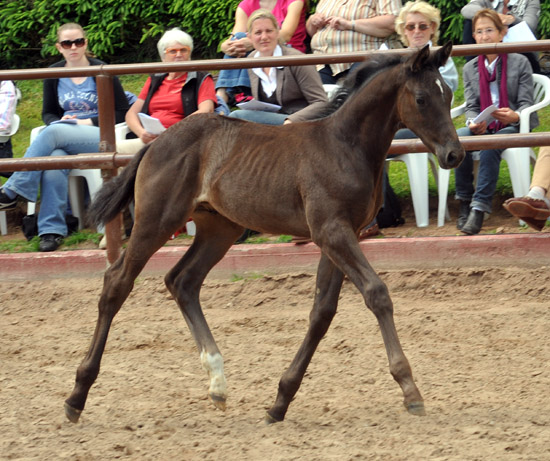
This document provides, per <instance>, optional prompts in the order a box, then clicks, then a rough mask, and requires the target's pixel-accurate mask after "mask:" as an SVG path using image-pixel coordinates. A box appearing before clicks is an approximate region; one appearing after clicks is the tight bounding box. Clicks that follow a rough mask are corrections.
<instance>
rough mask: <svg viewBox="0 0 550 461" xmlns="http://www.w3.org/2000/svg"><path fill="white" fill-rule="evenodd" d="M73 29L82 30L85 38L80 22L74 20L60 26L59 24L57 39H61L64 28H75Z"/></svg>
mask: <svg viewBox="0 0 550 461" xmlns="http://www.w3.org/2000/svg"><path fill="white" fill-rule="evenodd" d="M75 29H76V30H79V31H80V32H82V36H83V37H84V38H86V31H85V30H84V28H83V27H82V26H81V25H80V24H77V23H76V22H68V23H67V24H63V25H62V26H59V27H58V28H57V41H59V40H60V39H61V33H62V32H64V31H66V30H75Z"/></svg>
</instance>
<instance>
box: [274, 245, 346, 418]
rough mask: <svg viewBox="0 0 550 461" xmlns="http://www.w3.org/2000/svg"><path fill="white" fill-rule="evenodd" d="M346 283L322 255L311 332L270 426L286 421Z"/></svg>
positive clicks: (289, 373)
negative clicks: (285, 418) (289, 409)
mask: <svg viewBox="0 0 550 461" xmlns="http://www.w3.org/2000/svg"><path fill="white" fill-rule="evenodd" d="M343 281H344V274H342V272H341V271H340V270H338V268H337V267H336V266H334V264H333V263H332V261H330V260H329V259H328V258H327V257H326V256H325V255H324V254H323V255H321V261H320V262H319V267H318V269H317V281H316V289H315V301H314V303H313V309H312V311H311V313H310V316H309V328H308V331H307V334H306V337H305V338H304V341H303V342H302V345H301V346H300V349H299V350H298V353H297V354H296V356H295V357H294V360H293V361H292V363H291V364H290V367H289V368H288V369H287V370H286V371H285V372H284V374H283V376H282V377H281V380H280V381H279V391H278V393H277V399H276V400H275V404H274V405H273V406H272V407H271V409H270V410H269V411H268V412H267V415H266V417H265V421H266V423H268V424H271V423H276V422H279V421H282V420H283V419H284V417H285V414H286V412H287V410H288V406H289V405H290V402H291V401H292V399H293V398H294V396H295V395H296V392H298V389H299V387H300V384H301V383H302V380H303V378H304V375H305V373H306V370H307V367H308V365H309V362H310V361H311V358H312V357H313V354H314V353H315V350H316V349H317V346H318V345H319V343H320V342H321V339H323V337H324V336H325V334H326V332H327V331H328V328H329V326H330V323H331V322H332V319H333V318H334V315H335V314H336V307H337V305H338V296H339V295H340V289H341V288H342V282H343Z"/></svg>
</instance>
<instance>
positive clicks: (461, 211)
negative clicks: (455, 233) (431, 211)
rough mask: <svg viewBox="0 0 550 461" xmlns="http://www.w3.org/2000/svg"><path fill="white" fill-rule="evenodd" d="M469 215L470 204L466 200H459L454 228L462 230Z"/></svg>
mask: <svg viewBox="0 0 550 461" xmlns="http://www.w3.org/2000/svg"><path fill="white" fill-rule="evenodd" d="M469 214H470V202H467V201H466V200H460V205H459V207H458V219H457V221H456V228H457V229H458V230H462V228H463V227H464V224H466V221H467V220H468V215H469Z"/></svg>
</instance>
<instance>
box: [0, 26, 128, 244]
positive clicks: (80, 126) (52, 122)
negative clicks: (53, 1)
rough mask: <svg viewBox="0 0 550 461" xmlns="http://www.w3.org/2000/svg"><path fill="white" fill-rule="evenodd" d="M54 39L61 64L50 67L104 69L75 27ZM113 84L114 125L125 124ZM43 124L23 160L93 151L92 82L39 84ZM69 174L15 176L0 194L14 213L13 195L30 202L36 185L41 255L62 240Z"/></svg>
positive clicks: (0, 203) (123, 105) (123, 103)
mask: <svg viewBox="0 0 550 461" xmlns="http://www.w3.org/2000/svg"><path fill="white" fill-rule="evenodd" d="M57 39H58V41H57V43H56V45H55V46H56V48H57V50H58V51H59V52H60V53H61V54H62V55H63V57H64V58H65V59H64V60H62V61H59V62H57V63H56V64H53V65H52V66H51V67H87V66H96V65H100V64H104V63H103V62H102V61H100V60H98V59H94V58H91V57H89V56H88V55H87V47H88V40H87V39H86V34H85V32H84V29H83V28H82V27H81V26H80V25H79V24H75V23H69V24H64V25H62V26H61V27H59V29H58V30H57ZM113 85H114V95H115V120H116V122H117V123H119V122H123V121H124V116H125V114H126V111H127V110H128V101H127V99H126V95H125V93H124V90H123V89H122V86H121V84H120V82H119V81H118V79H117V78H114V79H113ZM42 120H44V123H45V124H46V125H48V126H47V127H46V128H45V129H44V130H42V131H41V132H40V134H39V135H38V136H37V137H36V139H35V140H34V142H33V143H32V144H31V145H30V146H29V148H28V149H27V152H25V157H47V156H50V155H74V154H80V153H89V152H98V151H99V126H98V97H97V86H96V81H95V78H94V77H86V76H83V77H69V78H48V79H46V80H44V91H43V105H42ZM57 122H62V123H57ZM69 171H70V170H44V171H16V172H15V173H13V174H12V176H11V177H10V179H8V181H7V182H6V183H5V184H4V187H3V188H2V189H0V210H6V209H11V208H15V205H16V202H17V197H18V196H20V197H22V198H23V199H25V200H28V201H30V202H35V201H36V199H37V196H38V188H39V186H40V193H41V201H40V211H39V213H38V235H39V236H40V251H55V250H56V249H57V248H58V247H59V245H60V244H61V243H62V241H63V238H64V237H65V236H66V235H67V224H66V222H65V213H66V210H67V190H68V176H69Z"/></svg>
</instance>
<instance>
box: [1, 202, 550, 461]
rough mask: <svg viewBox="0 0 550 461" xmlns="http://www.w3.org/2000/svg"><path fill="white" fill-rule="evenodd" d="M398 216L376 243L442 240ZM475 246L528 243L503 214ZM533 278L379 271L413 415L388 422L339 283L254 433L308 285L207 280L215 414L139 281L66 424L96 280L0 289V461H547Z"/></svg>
mask: <svg viewBox="0 0 550 461" xmlns="http://www.w3.org/2000/svg"><path fill="white" fill-rule="evenodd" d="M405 213H406V218H407V224H406V225H405V226H401V227H398V228H393V229H385V230H383V233H384V236H385V237H386V238H392V237H395V238H398V237H403V236H423V235H456V234H457V231H456V229H455V228H454V222H451V223H449V224H447V225H446V226H445V227H444V228H437V227H436V226H435V223H434V221H435V219H434V218H432V223H431V225H430V226H429V227H428V228H424V229H418V228H416V227H415V226H414V218H413V217H412V215H411V210H405ZM407 213H408V214H407ZM451 213H452V214H453V216H454V210H451ZM432 216H434V214H433V213H432ZM549 231H550V228H549V227H547V228H546V229H545V232H549ZM484 232H489V233H495V232H499V233H504V232H530V231H529V230H526V229H521V228H519V227H518V224H517V221H516V220H515V219H513V218H511V217H510V216H508V215H507V214H506V212H502V213H495V214H494V215H493V216H491V218H490V220H489V221H488V222H487V225H486V227H485V228H484ZM12 235H13V234H12ZM12 238H13V237H12ZM176 243H177V241H176ZM172 244H174V243H172ZM180 244H181V242H180ZM549 267H550V266H548V267H541V268H524V267H517V266H512V265H511V266H510V267H507V268H488V267H487V268H479V267H477V268H467V267H456V268H452V267H451V268H447V269H438V270H422V269H414V268H411V269H410V270H406V271H384V272H381V273H380V276H381V277H382V279H383V280H384V281H385V282H386V283H387V285H388V287H389V289H390V293H391V295H392V299H393V302H394V306H395V320H396V325H397V329H398V332H399V335H400V339H401V342H402V344H403V347H404V349H405V352H406V354H407V356H408V358H409V361H410V363H411V366H412V368H413V372H414V375H415V379H416V381H417V383H418V386H419V388H420V391H421V392H422V393H423V395H424V398H425V401H426V409H427V416H425V417H415V416H411V415H409V414H408V413H407V412H406V411H405V409H404V407H403V405H402V394H401V391H400V389H399V387H398V385H397V384H396V383H395V382H394V381H393V379H392V377H391V375H390V374H389V371H388V365H387V358H386V354H385V349H384V345H383V342H382V338H381V336H380V332H379V328H378V325H377V323H376V320H375V318H374V316H373V315H372V314H371V313H370V312H369V311H368V310H367V309H366V308H365V306H364V304H363V302H362V299H361V297H360V295H359V293H358V292H357V290H356V289H355V288H354V287H353V286H352V285H351V284H350V283H348V282H346V283H345V285H344V289H343V291H342V295H341V297H340V303H339V311H338V314H337V315H336V317H335V319H334V321H333V324H332V326H331V329H330V330H329V332H328V334H327V336H326V338H325V339H324V340H323V341H322V342H321V345H320V346H319V349H318V351H317V353H316V355H315V356H314V358H313V361H312V363H311V365H310V367H309V369H308V372H307V374H306V377H305V379H304V382H303V384H302V386H301V388H300V391H299V392H298V394H297V396H296V399H295V401H294V402H293V403H292V405H291V406H290V409H289V412H288V414H287V418H286V419H285V421H284V422H283V423H279V424H275V425H271V426H266V425H265V424H264V422H263V417H264V414H265V411H266V410H267V409H268V408H269V407H270V406H271V405H272V404H273V402H274V399H275V395H276V391H277V384H278V380H279V378H280V376H281V374H282V372H283V371H284V370H285V369H286V367H287V366H288V365H289V364H290V362H291V360H292V358H293V356H294V354H295V353H296V351H297V350H298V347H299V345H300V343H301V341H302V339H303V337H304V335H305V332H306V328H307V324H308V314H309V310H310V308H311V304H312V299H313V292H314V284H315V277H314V275H313V274H312V273H289V274H283V275H277V276H269V275H266V276H263V277H261V278H258V276H254V277H252V278H248V279H242V280H237V281H231V280H227V279H223V280H222V279H215V278H210V279H208V280H207V282H206V284H205V286H204V288H203V291H202V295H201V301H202V304H203V308H204V311H205V315H206V317H207V320H208V322H209V324H210V326H211V329H212V331H213V334H214V337H215V338H216V340H217V342H218V345H219V347H220V349H221V351H222V353H223V355H224V359H225V371H226V377H227V380H228V387H229V398H228V402H227V404H228V407H227V410H226V411H225V412H221V411H219V410H216V409H215V408H214V407H213V405H212V404H211V403H210V402H209V401H208V398H207V389H208V381H207V376H206V373H205V372H204V371H203V370H202V368H201V365H200V361H199V357H198V353H197V350H196V346H195V343H194V341H193V339H192V337H191V335H190V333H189V330H188V328H187V326H186V324H185V322H184V320H183V318H182V316H181V314H180V313H179V311H178V309H177V306H176V304H175V302H174V300H173V299H171V298H170V296H169V294H168V293H167V291H166V289H165V288H164V284H163V281H162V277H156V276H155V277H153V276H151V277H140V278H138V280H137V282H136V286H135V288H134V291H133V292H132V293H131V295H130V297H129V299H128V300H127V302H126V303H125V305H124V306H123V308H122V309H121V311H120V313H119V314H118V316H117V317H116V319H115V321H114V324H113V327H112V329H111V334H110V338H109V341H108V343H107V349H106V352H105V354H104V357H103V362H102V369H101V372H100V375H99V378H98V380H97V382H96V384H95V385H94V386H93V387H92V389H91V392H90V396H89V398H88V402H87V406H86V409H85V411H84V413H83V415H82V417H81V419H80V421H79V423H78V424H72V423H70V422H68V421H67V420H66V418H65V416H64V412H63V402H64V400H65V399H66V398H67V397H68V395H69V393H70V392H71V390H72V387H73V383H74V376H75V372H76V368H77V366H78V365H79V363H80V362H81V360H82V359H83V357H84V355H85V354H86V351H87V347H88V345H89V342H90V339H91V336H92V333H93V329H94V325H95V320H96V316H97V301H98V298H99V293H100V291H101V286H102V280H101V279H100V278H72V279H54V280H43V281H25V282H3V283H2V284H1V287H2V294H3V295H2V297H1V299H0V319H1V321H0V363H1V364H2V366H1V367H0V459H6V460H11V459H18V460H35V459H37V460H38V459H40V460H59V459H68V460H105V459H131V460H164V459H170V458H172V459H177V460H186V461H195V460H220V459H227V460H251V461H256V460H272V461H283V460H285V461H286V460H308V461H309V460H312V461H314V460H319V461H324V460H338V461H340V460H342V461H344V460H346V461H347V460H356V459H357V460H363V459H365V460H390V461H393V460H407V461H409V460H457V461H458V460H465V459H467V460H496V459H498V460H550V452H549V450H548V447H549V446H550V398H549V397H550V391H549V389H550V371H549V368H548V363H550V341H548V338H549V336H548V332H549V331H550V303H549V301H548V299H549V296H550V271H549V270H548V269H549Z"/></svg>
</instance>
